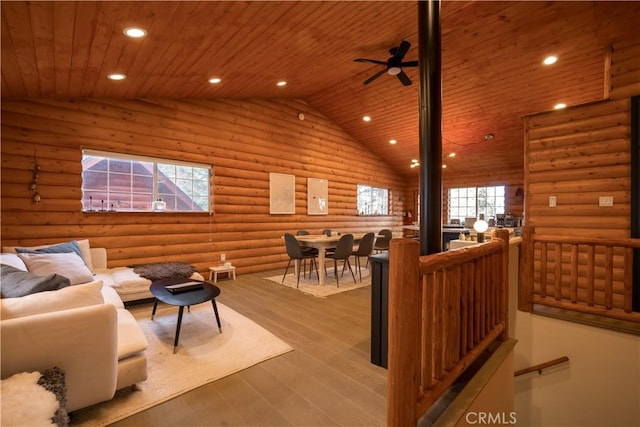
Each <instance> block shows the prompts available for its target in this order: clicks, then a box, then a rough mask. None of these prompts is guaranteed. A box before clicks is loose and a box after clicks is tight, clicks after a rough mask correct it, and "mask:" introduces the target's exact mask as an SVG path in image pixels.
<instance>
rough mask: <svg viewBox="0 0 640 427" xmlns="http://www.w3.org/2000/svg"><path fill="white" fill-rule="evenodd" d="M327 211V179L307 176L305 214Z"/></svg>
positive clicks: (317, 213)
mask: <svg viewBox="0 0 640 427" xmlns="http://www.w3.org/2000/svg"><path fill="white" fill-rule="evenodd" d="M328 213H329V181H328V180H326V179H318V178H307V214H308V215H327V214H328Z"/></svg>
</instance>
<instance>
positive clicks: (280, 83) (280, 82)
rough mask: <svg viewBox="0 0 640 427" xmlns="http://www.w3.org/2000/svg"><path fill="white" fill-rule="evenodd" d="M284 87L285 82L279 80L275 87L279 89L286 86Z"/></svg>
mask: <svg viewBox="0 0 640 427" xmlns="http://www.w3.org/2000/svg"><path fill="white" fill-rule="evenodd" d="M286 85H287V82H285V81H284V80H280V81H279V82H278V83H276V86H280V87H282V86H286Z"/></svg>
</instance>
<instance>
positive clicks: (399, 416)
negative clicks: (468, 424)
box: [387, 239, 421, 427]
mask: <svg viewBox="0 0 640 427" xmlns="http://www.w3.org/2000/svg"><path fill="white" fill-rule="evenodd" d="M419 255H420V245H419V244H418V242H416V241H415V240H413V239H393V240H391V245H390V248H389V314H388V316H389V331H388V336H389V338H388V340H389V341H388V342H389V349H388V375H387V378H388V380H387V426H390V427H407V426H415V425H416V421H417V418H418V417H417V414H416V412H417V411H416V402H417V397H418V386H419V385H418V384H419V381H420V333H419V327H420V319H421V317H420V316H421V308H420V307H421V287H420V271H419V259H418V258H419Z"/></svg>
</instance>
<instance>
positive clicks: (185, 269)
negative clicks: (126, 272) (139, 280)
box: [129, 262, 198, 281]
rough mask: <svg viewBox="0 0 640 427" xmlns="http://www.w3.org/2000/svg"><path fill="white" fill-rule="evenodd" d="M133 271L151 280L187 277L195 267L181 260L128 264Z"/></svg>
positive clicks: (193, 271)
mask: <svg viewBox="0 0 640 427" xmlns="http://www.w3.org/2000/svg"><path fill="white" fill-rule="evenodd" d="M129 267H130V268H133V271H134V273H137V274H139V275H140V276H142V277H144V278H145V279H149V280H151V281H155V280H161V279H168V278H170V277H186V278H189V277H191V275H192V274H193V273H195V272H196V271H198V270H196V268H195V267H194V266H192V265H189V264H185V263H182V262H158V263H153V264H134V265H130V266H129Z"/></svg>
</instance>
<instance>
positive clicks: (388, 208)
mask: <svg viewBox="0 0 640 427" xmlns="http://www.w3.org/2000/svg"><path fill="white" fill-rule="evenodd" d="M361 187H367V188H368V189H369V190H370V191H371V201H370V203H371V205H372V208H371V209H373V204H374V200H373V194H374V191H373V190H382V191H384V192H386V212H385V213H366V212H364V211H362V210H361V209H360V193H361V190H360V188H361ZM391 200H392V198H391V189H389V188H384V187H375V186H373V185H369V184H356V211H357V212H358V216H389V215H391V212H392V205H391Z"/></svg>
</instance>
